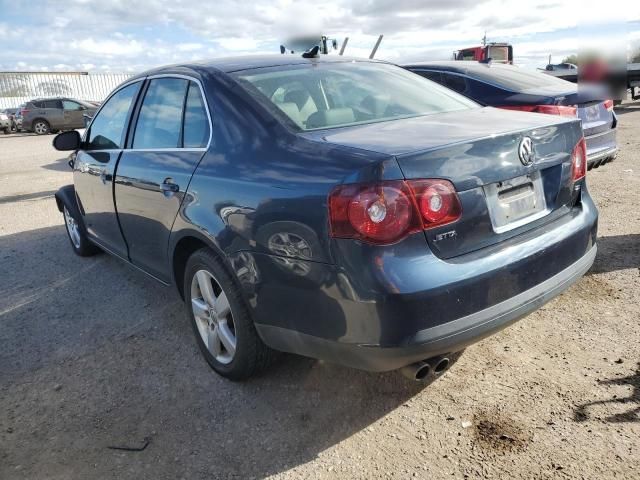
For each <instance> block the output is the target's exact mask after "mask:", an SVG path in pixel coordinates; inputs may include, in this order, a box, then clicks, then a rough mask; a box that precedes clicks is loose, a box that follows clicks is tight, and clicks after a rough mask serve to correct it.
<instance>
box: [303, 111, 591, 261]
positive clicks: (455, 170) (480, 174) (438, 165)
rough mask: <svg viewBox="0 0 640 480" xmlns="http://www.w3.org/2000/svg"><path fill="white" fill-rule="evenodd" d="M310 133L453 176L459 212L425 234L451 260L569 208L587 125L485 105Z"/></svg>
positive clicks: (433, 174) (419, 170)
mask: <svg viewBox="0 0 640 480" xmlns="http://www.w3.org/2000/svg"><path fill="white" fill-rule="evenodd" d="M305 135H309V134H305ZM311 135H312V136H314V135H315V136H316V137H317V138H318V139H320V138H321V139H322V140H324V141H328V142H332V143H336V144H340V145H345V146H350V147H354V148H360V149H368V150H374V151H377V152H382V153H388V154H392V155H394V156H395V157H396V159H397V161H398V164H399V166H400V168H401V170H402V173H403V175H404V176H405V178H407V179H420V178H442V179H446V180H449V181H451V182H452V183H453V184H454V186H455V188H456V191H457V192H458V195H459V197H460V201H461V203H462V216H461V218H460V219H459V220H458V221H456V222H455V223H452V224H449V225H445V226H441V227H438V228H434V229H430V230H426V231H425V234H426V237H427V241H428V242H429V245H430V246H431V249H432V250H433V251H434V253H436V255H439V256H441V257H442V258H452V257H455V256H458V255H462V254H465V253H468V252H471V251H474V250H477V249H480V248H483V247H486V246H489V245H491V244H494V243H497V242H500V241H502V240H504V239H506V238H510V237H512V236H514V235H517V234H519V233H522V232H524V231H527V230H530V229H532V228H536V227H539V226H541V225H543V224H545V223H547V222H548V221H550V220H552V219H554V218H557V216H559V215H562V214H564V213H566V212H568V211H569V208H570V203H571V201H572V187H573V185H572V181H571V153H572V151H573V148H574V147H575V145H576V143H577V142H578V141H579V139H580V138H581V136H582V130H581V128H580V123H579V122H578V121H577V119H567V118H564V117H558V116H551V115H543V114H532V113H522V112H512V111H504V110H497V109H493V108H483V109H474V110H469V111H466V112H451V113H446V114H437V115H431V116H426V117H418V118H412V119H405V120H398V121H394V122H383V123H377V124H369V125H363V126H358V127H351V128H348V129H340V131H338V130H332V131H324V132H322V133H320V132H313V133H312V134H311ZM526 138H528V139H530V140H531V142H532V151H533V152H534V161H533V163H531V164H530V165H525V163H527V162H523V160H522V159H521V156H520V154H519V150H521V148H522V142H523V139H526ZM527 141H528V140H525V142H527Z"/></svg>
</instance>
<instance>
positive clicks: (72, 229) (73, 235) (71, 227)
mask: <svg viewBox="0 0 640 480" xmlns="http://www.w3.org/2000/svg"><path fill="white" fill-rule="evenodd" d="M64 223H65V226H66V227H67V233H69V238H70V239H71V243H73V246H74V247H76V248H80V228H79V226H78V222H76V219H75V218H73V217H72V216H71V214H70V213H69V210H67V207H64Z"/></svg>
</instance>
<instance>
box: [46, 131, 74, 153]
mask: <svg viewBox="0 0 640 480" xmlns="http://www.w3.org/2000/svg"><path fill="white" fill-rule="evenodd" d="M80 143H81V140H80V134H79V133H78V132H76V131H75V130H70V131H68V132H62V133H59V134H58V135H56V136H55V137H54V139H53V148H55V149H56V150H61V151H69V150H78V149H79V148H80Z"/></svg>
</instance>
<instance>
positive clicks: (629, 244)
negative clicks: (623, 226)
mask: <svg viewBox="0 0 640 480" xmlns="http://www.w3.org/2000/svg"><path fill="white" fill-rule="evenodd" d="M627 268H638V269H640V234H637V233H632V234H629V235H612V236H608V237H598V254H597V256H596V259H595V261H594V263H593V266H592V267H591V270H589V273H588V275H593V274H597V273H605V272H613V271H616V270H625V269H627Z"/></svg>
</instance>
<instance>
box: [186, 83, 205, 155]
mask: <svg viewBox="0 0 640 480" xmlns="http://www.w3.org/2000/svg"><path fill="white" fill-rule="evenodd" d="M183 131H184V134H183V146H184V147H185V148H198V147H206V146H207V143H208V142H209V119H208V118H207V110H206V108H205V106H204V99H203V98H202V95H201V94H200V88H199V87H198V85H197V84H196V83H195V82H189V91H188V92H187V101H186V102H185V109H184V127H183Z"/></svg>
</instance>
